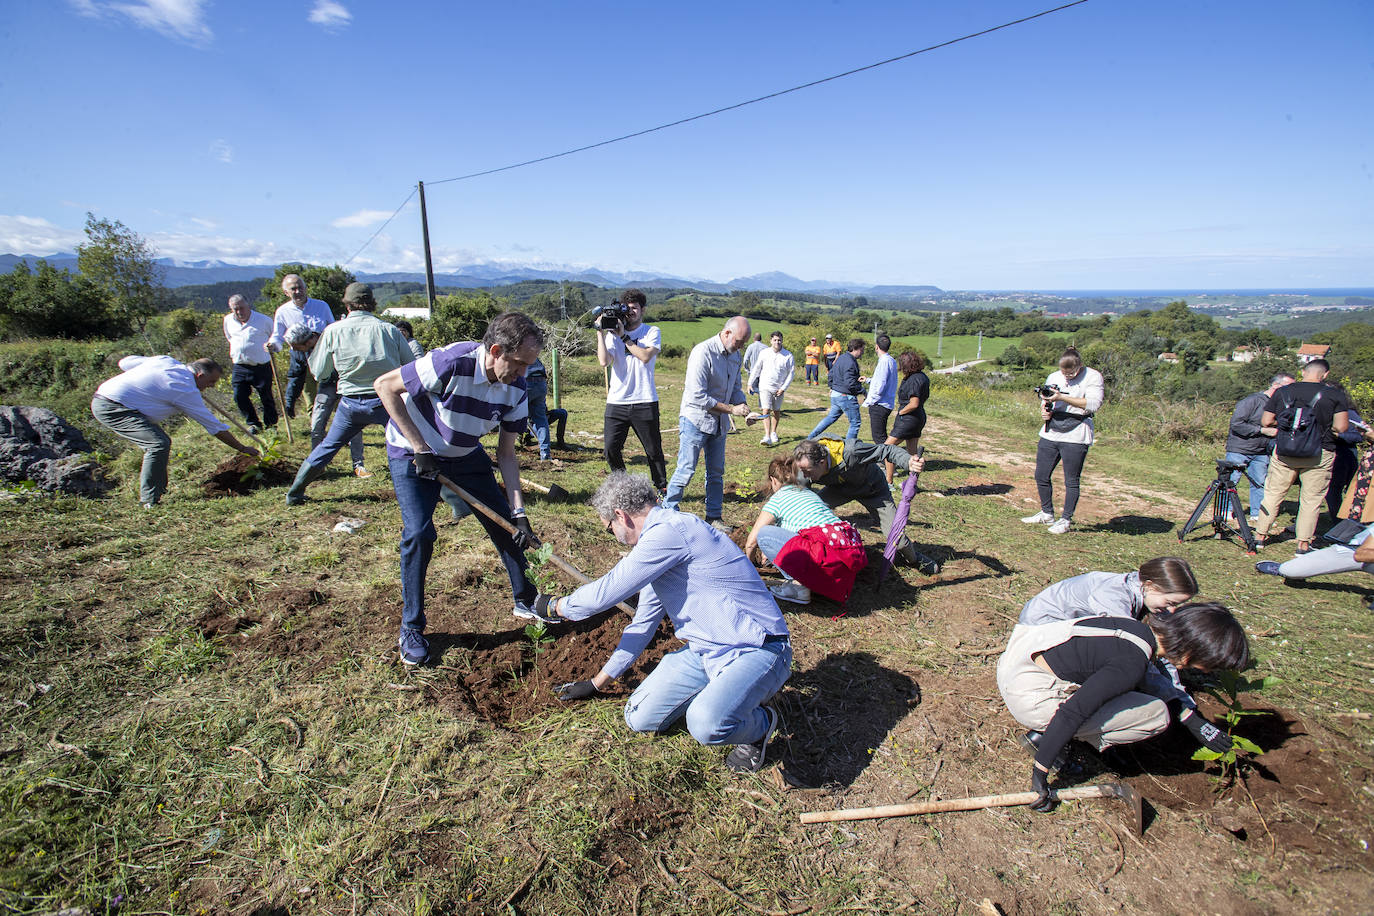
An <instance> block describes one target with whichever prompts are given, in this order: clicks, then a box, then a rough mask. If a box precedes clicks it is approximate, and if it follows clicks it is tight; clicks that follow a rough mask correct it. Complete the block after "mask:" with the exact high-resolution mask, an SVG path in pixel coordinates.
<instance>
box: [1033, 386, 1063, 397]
mask: <svg viewBox="0 0 1374 916" xmlns="http://www.w3.org/2000/svg"><path fill="white" fill-rule="evenodd" d="M1033 390H1034V391H1035V393H1036V394H1037V395H1039V396H1040V397H1042V398H1048V397H1052V396H1054V395H1055V394H1063V393H1064V389H1063V388H1060V387H1059V386H1058V385H1036V386H1035V388H1034V389H1033Z"/></svg>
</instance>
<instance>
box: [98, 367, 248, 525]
mask: <svg viewBox="0 0 1374 916" xmlns="http://www.w3.org/2000/svg"><path fill="white" fill-rule="evenodd" d="M119 368H120V370H121V374H120V375H116V376H115V377H114V378H112V379H108V380H106V381H105V382H102V383H101V385H100V387H99V388H97V389H96V390H95V397H94V398H93V399H92V400H91V415H92V416H94V417H95V418H96V419H97V420H98V421H100V425H102V426H104V427H105V428H106V429H108V430H110V431H111V432H113V433H114V434H115V435H117V436H120V437H121V438H124V439H128V440H129V441H130V442H132V443H133V444H134V445H137V446H138V447H139V448H141V449H143V470H142V473H141V474H140V475H139V496H138V498H139V502H141V503H142V504H143V507H144V508H145V509H151V508H152V507H153V506H155V505H157V504H158V501H159V500H161V499H162V494H163V493H165V492H166V491H167V459H168V458H169V457H170V456H171V454H172V439H171V437H170V436H168V435H167V434H166V433H165V432H163V431H162V428H161V427H160V426H158V424H159V423H161V422H163V421H164V420H167V419H169V418H170V417H174V416H176V415H177V414H185V415H186V416H188V417H190V418H191V419H192V420H195V421H196V422H197V423H199V424H200V425H201V426H203V427H205V431H206V432H207V433H209V434H210V435H212V436H214V437H215V438H216V439H218V440H219V441H221V442H223V443H224V444H225V445H227V446H229V447H230V448H232V449H235V450H237V451H240V452H243V454H245V455H257V453H258V450H257V449H255V448H252V447H251V446H247V445H244V444H243V443H242V442H240V441H239V440H238V439H236V438H235V437H234V434H233V433H231V432H229V427H228V426H225V425H224V423H222V422H221V421H220V420H219V418H218V417H216V416H215V415H214V414H212V413H210V410H209V408H207V407H206V406H205V399H204V398H202V397H201V395H200V393H201V392H202V391H204V390H205V389H206V388H210V387H213V386H214V384H215V383H216V382H218V381H219V380H220V377H221V376H222V375H223V374H224V369H223V368H221V366H220V364H219V363H217V362H215V361H214V360H213V359H198V360H196V361H195V362H193V363H191V364H190V365H182V364H181V363H179V362H177V361H176V360H174V359H172V358H171V357H170V356H126V357H124V358H123V359H121V360H120V361H119Z"/></svg>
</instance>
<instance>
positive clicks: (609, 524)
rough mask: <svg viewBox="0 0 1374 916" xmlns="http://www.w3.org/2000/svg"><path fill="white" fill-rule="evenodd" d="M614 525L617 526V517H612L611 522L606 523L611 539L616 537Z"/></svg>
mask: <svg viewBox="0 0 1374 916" xmlns="http://www.w3.org/2000/svg"><path fill="white" fill-rule="evenodd" d="M614 524H615V516H614V515H612V516H611V520H610V521H609V522H607V523H606V533H607V534H609V535H610V536H611V537H615V532H614V531H612V530H611V526H612V525H614Z"/></svg>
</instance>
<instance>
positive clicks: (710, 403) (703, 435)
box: [663, 315, 750, 532]
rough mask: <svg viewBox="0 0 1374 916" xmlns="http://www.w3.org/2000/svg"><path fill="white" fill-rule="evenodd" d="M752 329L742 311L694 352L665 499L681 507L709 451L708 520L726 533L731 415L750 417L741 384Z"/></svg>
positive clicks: (670, 505) (667, 503)
mask: <svg viewBox="0 0 1374 916" xmlns="http://www.w3.org/2000/svg"><path fill="white" fill-rule="evenodd" d="M749 332H750V328H749V319H747V318H745V317H744V316H743V315H736V316H735V317H734V318H731V319H730V320H729V321H727V322H725V327H724V328H722V329H721V332H720V333H719V334H717V335H716V336H715V337H712V338H710V339H709V340H703V341H702V342H701V343H699V344H697V345H696V346H695V347H693V348H692V355H691V356H689V357H688V358H687V380H686V382H685V383H684V387H683V391H682V407H681V408H680V409H679V410H678V432H679V437H678V451H677V467H676V468H674V470H673V477H672V479H671V480H669V481H668V495H667V496H665V497H664V498H663V505H664V506H665V507H666V508H669V509H676V508H677V506H678V503H679V502H681V501H682V492H683V490H685V489H687V484H688V483H690V482H691V480H692V475H693V474H695V473H696V470H697V458H698V456H700V455H701V453H702V452H705V453H706V521H707V522H709V523H710V524H711V525H712V526H714V527H716V528H719V529H721V530H722V531H726V532H728V531H729V530H730V526H729V525H726V524H725V522H724V521H722V520H721V509H722V506H723V505H724V503H725V434H726V433H727V432H728V431H729V428H730V421H729V420H728V419H727V417H730V416H735V417H747V416H749V406H748V405H747V404H746V403H745V402H744V389H743V388H742V387H741V386H740V363H741V359H742V357H741V355H740V350H741V349H743V348H744V346H745V345H746V344H748V342H749Z"/></svg>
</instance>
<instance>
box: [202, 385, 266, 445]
mask: <svg viewBox="0 0 1374 916" xmlns="http://www.w3.org/2000/svg"><path fill="white" fill-rule="evenodd" d="M200 397H201V400H203V401H205V403H206V404H209V405H210V408H211V409H212V410H213V411H214V412H215V413H217V414H219V415H220V416H221V417H224V419H226V420H228V421H229V422H230V423H232V424H234V425H235V426H237V427H238V428H239V432H241V433H243V434H244V435H245V436H247V437H248V438H249V439H252V440H253V441H254V442H256V443H257V444H258V445H259V446H263V447H264V448H265V447H266V446H264V445H263V441H262V440H261V439H259V438H258V437H257V436H255V435H253V434H252V433H250V432H249V431H248V427H246V426H244V425H243V423H242V422H240V421H239V418H238V417H236V416H234V415H233V414H231V413H230V412H229V411H227V410H225V409H224V407H223V406H222V405H221V404H220V403H219V401H216V400H215V399H214V398H212V397H210V395H209V394H208V393H207V392H204V391H202V392H201V393H200Z"/></svg>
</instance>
